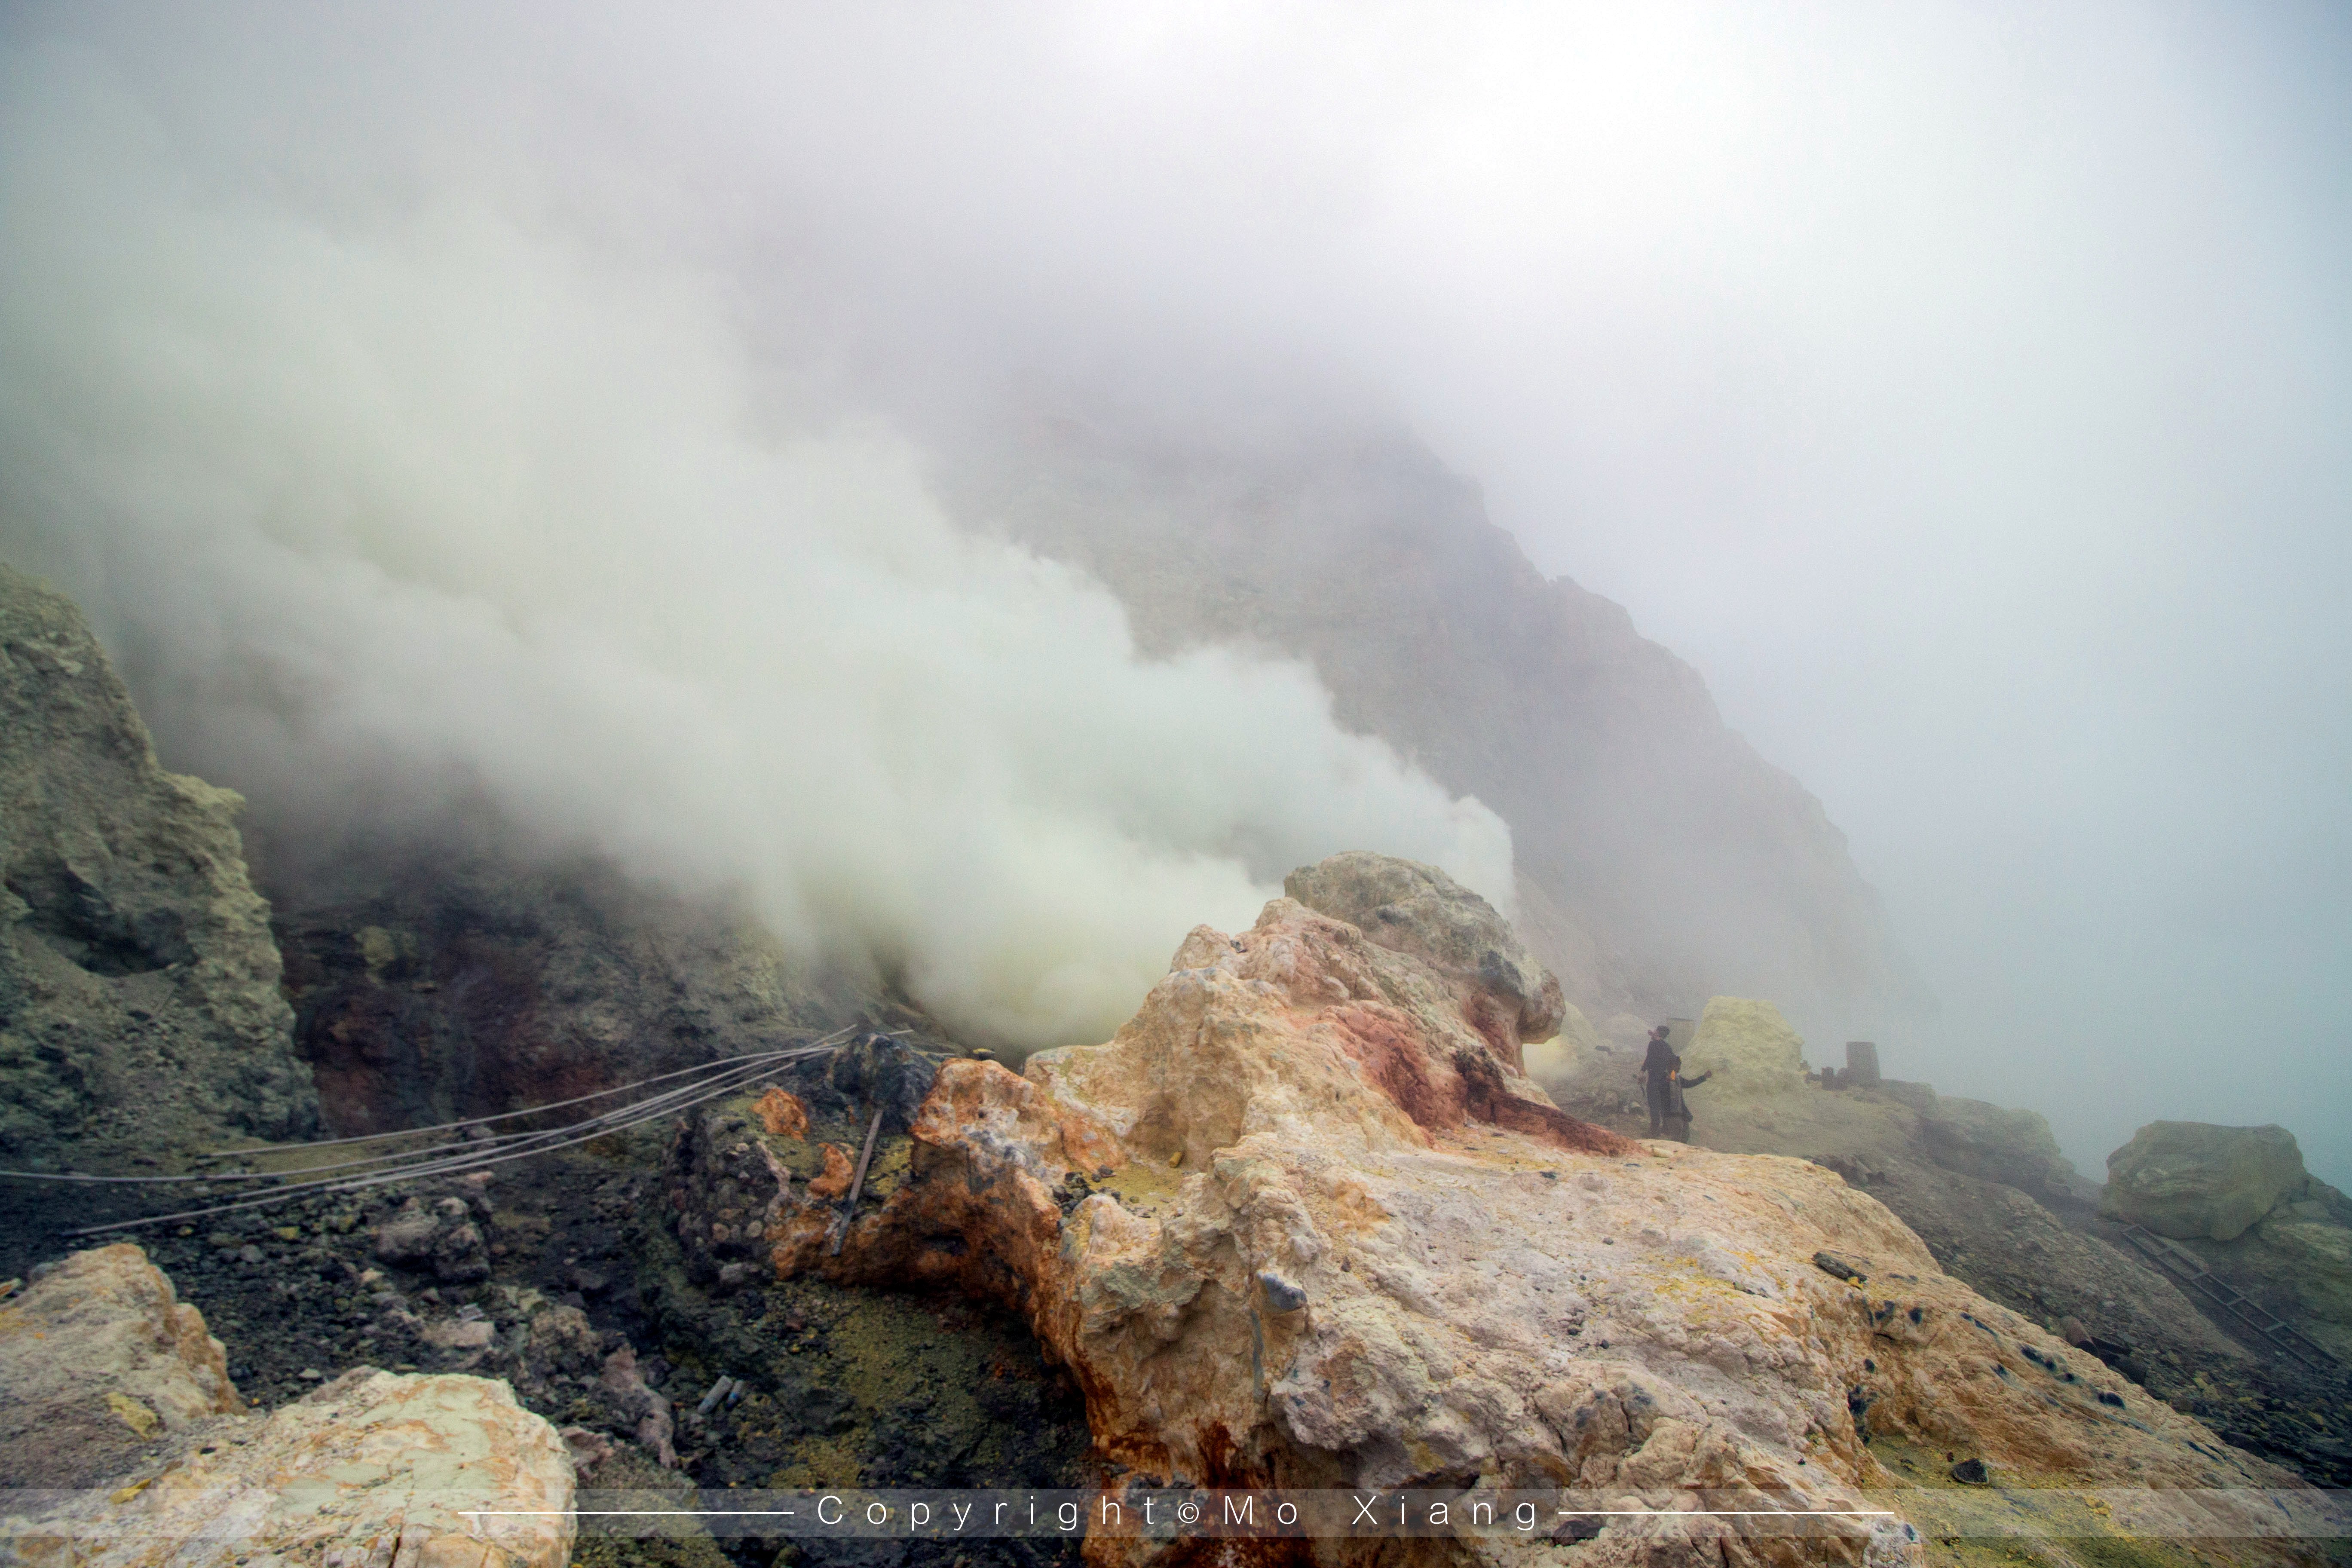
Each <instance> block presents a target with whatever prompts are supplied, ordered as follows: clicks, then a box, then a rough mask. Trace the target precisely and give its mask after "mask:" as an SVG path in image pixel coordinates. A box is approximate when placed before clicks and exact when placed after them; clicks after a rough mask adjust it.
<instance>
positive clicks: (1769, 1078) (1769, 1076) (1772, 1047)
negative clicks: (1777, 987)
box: [1683, 996, 1805, 1104]
mask: <svg viewBox="0 0 2352 1568" xmlns="http://www.w3.org/2000/svg"><path fill="white" fill-rule="evenodd" d="M1804 1048H1805V1042H1804V1039H1803V1037H1801V1036H1800V1035H1799V1034H1798V1033H1797V1031H1796V1030H1794V1029H1792V1028H1790V1026H1789V1021H1788V1020H1787V1019H1786V1018H1783V1017H1782V1016H1780V1009H1779V1008H1778V1007H1775V1006H1773V1005H1772V1004H1771V1003H1769V1002H1758V1001H1752V1000H1750V999H1749V998H1748V997H1744V996H1717V997H1716V998H1715V999H1714V1000H1712V1001H1710V1002H1709V1003H1707V1005H1706V1010H1705V1011H1704V1012H1702V1013H1701V1014H1700V1015H1699V1018H1698V1033H1697V1035H1696V1037H1693V1039H1692V1040H1691V1043H1690V1048H1689V1049H1688V1050H1686V1051H1685V1052H1684V1053H1683V1076H1684V1077H1685V1078H1696V1077H1697V1076H1698V1075H1699V1074H1701V1073H1711V1074H1713V1075H1714V1077H1713V1078H1712V1079H1710V1080H1709V1082H1708V1083H1707V1086H1706V1096H1707V1100H1708V1102H1709V1103H1714V1104H1720V1103H1721V1102H1723V1101H1724V1100H1730V1099H1734V1098H1742V1099H1745V1098H1752V1097H1754V1096H1757V1095H1764V1094H1788V1093H1792V1092H1794V1091H1796V1090H1799V1089H1803V1088H1804V1087H1805V1065H1804Z"/></svg>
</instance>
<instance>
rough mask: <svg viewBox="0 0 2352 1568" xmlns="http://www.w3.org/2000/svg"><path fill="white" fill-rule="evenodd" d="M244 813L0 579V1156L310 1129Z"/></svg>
mask: <svg viewBox="0 0 2352 1568" xmlns="http://www.w3.org/2000/svg"><path fill="white" fill-rule="evenodd" d="M242 804H243V803H242V802H241V801H240V800H239V799H238V797H237V796H236V795H235V794H234V793H232V792H231V791H228V790H225V789H215V788H214V787H213V786H212V785H210V784H205V782H204V781H203V780H201V779H194V778H188V777H185V776H184V775H181V774H178V773H165V772H164V771H163V768H162V767H161V766H160V765H159V764H158V763H157V762H156V760H155V752H154V747H153V746H152V744H151V743H150V742H149V740H148V735H147V727H146V725H145V724H143V723H142V722H141V721H140V718H139V714H138V712H137V710H134V709H133V708H132V707H131V698H130V694H129V693H128V692H127V691H126V690H125V689H123V685H122V682H121V680H120V679H117V678H116V676H115V673H114V670H113V668H111V667H110V665H109V664H108V662H107V658H106V654H105V652H104V651H103V650H102V649H100V647H99V646H98V643H97V641H96V639H94V638H93V637H91V636H90V633H89V626H87V625H85V624H84V622H83V620H82V616H81V614H80V612H79V610H77V609H76V608H75V607H74V605H73V604H72V603H71V602H70V601H69V600H67V599H65V598H63V597H61V596H60V595H57V594H54V593H52V592H50V591H49V590H48V589H47V588H44V587H42V586H41V585H40V584H37V583H35V582H34V581H32V580H31V579H30V578H27V577H25V576H23V575H21V574H17V573H16V572H13V571H11V570H9V569H8V568H7V567H6V566H5V565H0V873H4V874H5V884H6V885H5V889H0V1155H5V1158H6V1160H7V1163H11V1164H22V1163H27V1162H30V1161H37V1160H40V1159H44V1158H50V1157H54V1156H55V1154H56V1152H57V1151H58V1146H59V1144H60V1142H64V1141H77V1142H80V1143H81V1144H82V1146H83V1147H84V1148H85V1149H87V1148H89V1147H90V1146H91V1145H93V1144H96V1145H99V1146H101V1147H102V1146H105V1145H121V1144H122V1143H125V1142H136V1143H138V1144H140V1145H141V1146H142V1147H145V1148H149V1149H152V1148H155V1147H157V1146H164V1147H172V1146H181V1145H185V1144H187V1143H190V1142H196V1141H200V1140H201V1141H209V1140H213V1139H216V1138H218V1137H220V1136H222V1135H223V1134H224V1133H225V1132H227V1131H245V1132H250V1133H253V1134H256V1135H257V1136H262V1137H270V1138H281V1137H287V1136H294V1135H299V1134H301V1133H303V1132H306V1131H309V1130H310V1128H311V1127H312V1126H313V1125H314V1124H315V1122H316V1120H317V1113H318V1111H317V1100H316V1097H315V1096H314V1095H313V1094H312V1092H311V1089H310V1076H309V1073H308V1072H307V1070H306V1069H305V1068H303V1067H302V1065H301V1063H300V1062H299V1061H298V1060H297V1059H296V1058H295V1056H294V1052H293V1046H292V1024H293V1015H292V1013H291V1011H290V1010H289V1007H288V1006H287V1004H286V1000H285V998H284V997H283V996H282V995H280V994H279V993H278V948H277V944H276V943H275V942H273V941H272V940H271V938H270V934H269V911H268V906H267V905H265V904H264V903H263V902H262V900H261V899H260V898H259V897H258V896H257V894H256V893H255V892H254V890H253V888H252V886H251V884H250V883H249V882H248V881H247V877H246V868H245V860H244V854H243V848H242V846H241V844H240V842H239V840H238V837H237V832H236V813H237V810H238V808H239V807H240V805H242Z"/></svg>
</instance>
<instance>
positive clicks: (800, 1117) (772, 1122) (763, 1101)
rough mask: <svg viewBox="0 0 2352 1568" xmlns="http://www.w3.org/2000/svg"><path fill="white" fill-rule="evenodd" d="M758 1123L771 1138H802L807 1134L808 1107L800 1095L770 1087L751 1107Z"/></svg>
mask: <svg viewBox="0 0 2352 1568" xmlns="http://www.w3.org/2000/svg"><path fill="white" fill-rule="evenodd" d="M751 1110H752V1113H753V1114H754V1115H756V1116H758V1117H759V1119H760V1125H761V1126H762V1127H764V1128H766V1129H767V1130H768V1136H769V1137H771V1138H791V1139H795V1140H797V1139H802V1138H805V1137H807V1136H808V1107H807V1106H805V1105H803V1104H802V1103H801V1101H800V1097H799V1096H798V1095H795V1094H787V1093H786V1092H785V1091H784V1090H782V1089H769V1090H768V1092H767V1093H765V1094H763V1095H761V1097H760V1099H759V1103H757V1104H755V1105H753V1106H752V1107H751Z"/></svg>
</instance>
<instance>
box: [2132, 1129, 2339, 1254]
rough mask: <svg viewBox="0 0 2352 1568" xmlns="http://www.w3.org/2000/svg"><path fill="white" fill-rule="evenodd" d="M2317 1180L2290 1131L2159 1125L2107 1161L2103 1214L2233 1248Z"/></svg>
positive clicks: (2162, 1233) (2159, 1231) (2160, 1233)
mask: <svg viewBox="0 0 2352 1568" xmlns="http://www.w3.org/2000/svg"><path fill="white" fill-rule="evenodd" d="M2310 1179H2311V1178H2310V1176H2309V1174H2308V1173H2306V1172H2305V1170H2304V1168H2303V1151H2302V1150H2301V1149H2299V1148H2297V1147H2296V1146H2295V1142H2294V1133H2292V1132H2289V1131H2287V1130H2286V1129H2285V1128H2284V1127H2212V1126H2209V1125H2207V1124H2206V1123H2204V1122H2201V1121H2151V1122H2149V1123H2148V1124H2147V1126H2145V1127H2143V1128H2141V1129H2140V1130H2139V1131H2137V1132H2136V1133H2134V1134H2133V1135H2132V1141H2131V1142H2128V1143H2126V1144H2125V1145H2124V1146H2123V1147H2122V1148H2120V1149H2118V1150H2116V1152H2114V1153H2112V1154H2110V1155H2108V1156H2107V1187H2106V1191H2105V1194H2102V1196H2101V1199H2100V1204H2099V1207H2100V1211H2101V1212H2102V1213H2105V1214H2107V1215H2113V1216H2114V1217H2116V1218H2117V1219H2122V1220H2128V1221H2130V1222H2132V1223H2134V1224H2137V1225H2144V1226H2147V1228H2148V1229H2150V1230H2152V1231H2154V1232H2156V1233H2157V1234H2158V1236H2174V1237H2207V1238H2209V1239H2210V1240H2213V1241H2229V1240H2232V1239H2234V1238H2235V1237H2239V1236H2241V1235H2243V1234H2244V1232H2245V1231H2246V1229H2247V1227H2248V1226H2252V1224H2253V1223H2254V1222H2255V1221H2256V1220H2258V1219H2260V1218H2262V1217H2263V1215H2266V1214H2268V1213H2270V1212H2271V1210H2272V1209H2273V1208H2275V1207H2277V1206H2278V1203H2279V1200H2280V1199H2282V1198H2287V1197H2301V1196H2302V1195H2303V1193H2304V1189H2305V1186H2307V1185H2308V1184H2309V1183H2310Z"/></svg>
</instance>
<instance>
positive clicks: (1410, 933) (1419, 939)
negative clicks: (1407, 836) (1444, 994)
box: [1282, 849, 1567, 1060]
mask: <svg viewBox="0 0 2352 1568" xmlns="http://www.w3.org/2000/svg"><path fill="white" fill-rule="evenodd" d="M1282 890H1283V891H1284V892H1285V893H1286V894H1287V895H1288V896H1289V897H1291V898H1293V899H1296V900H1298V901H1299V902H1300V903H1302V904H1305V905H1306V906H1307V908H1308V909H1310V910H1316V911H1317V912H1318V913H1320V914H1326V915H1329V916H1330V917H1331V918H1332V919H1334V920H1339V921H1347V922H1348V923H1349V925H1352V926H1354V927H1356V928H1357V929H1358V930H1360V931H1362V932H1363V933H1364V935H1365V937H1366V938H1367V939H1369V940H1370V941H1371V942H1377V943H1378V944H1379V945H1381V947H1385V948H1389V949H1391V950H1392V951H1394V952H1402V953H1405V954H1408V955H1409V956H1411V957H1413V958H1418V959H1420V960H1421V961H1422V962H1423V963H1427V964H1428V965H1430V966H1431V967H1432V968H1433V969H1435V970H1437V971H1439V972H1440V973H1444V974H1447V975H1450V976H1454V977H1455V978H1456V979H1458V980H1459V981H1460V982H1461V983H1462V984H1463V985H1464V989H1465V1005H1467V1006H1468V1007H1469V1008H1470V1009H1471V1010H1472V1012H1473V1014H1474V1016H1473V1017H1472V1019H1471V1022H1472V1023H1473V1024H1474V1025H1475V1026H1477V1027H1478V1028H1479V1029H1480V1031H1481V1032H1482V1033H1484V1034H1486V1035H1487V1036H1488V1037H1489V1038H1490V1039H1491V1040H1493V1042H1494V1043H1495V1045H1496V1048H1497V1050H1498V1051H1500V1052H1501V1053H1502V1054H1504V1055H1506V1056H1508V1057H1511V1058H1513V1059H1514V1060H1516V1059H1517V1047H1519V1046H1520V1045H1523V1044H1533V1043H1535V1042H1537V1041H1539V1040H1549V1039H1550V1038H1551V1037H1552V1036H1553V1035H1554V1034H1556V1033H1557V1032H1558V1031H1559V1024H1560V1018H1561V1016H1562V1015H1563V1013H1564V1012H1565V1010H1566V1008H1567V1002H1566V1000H1565V999H1564V998H1563V997H1562V996H1561V994H1560V989H1559V981H1558V980H1557V979H1555V978H1553V976H1552V973H1551V971H1550V970H1549V969H1546V968H1545V967H1544V966H1543V963H1542V961H1541V960H1539V959H1538V958H1537V957H1536V955H1535V954H1534V953H1532V952H1528V949H1527V948H1526V946H1525V945H1524V944H1522V943H1521V942H1520V941H1519V939H1518V935H1517V932H1515V931H1512V930H1511V928H1510V926H1509V925H1508V924H1507V922H1506V921H1504V919H1503V917H1502V916H1501V915H1499V914H1497V913H1496V912H1495V906H1494V905H1492V904H1490V903H1488V902H1487V901H1486V900H1484V899H1482V898H1480V897H1479V896H1478V895H1477V894H1475V893H1474V892H1472V891H1471V890H1470V889H1467V888H1465V887H1464V886H1462V884H1460V883H1459V882H1456V881H1455V880H1454V879H1453V878H1451V877H1449V876H1447V875H1446V874H1445V873H1444V872H1443V871H1441V870H1439V869H1438V868H1436V867H1434V866H1424V865H1422V864H1421V863H1420V862H1419V861H1415V860H1400V859H1398V858H1395V857H1394V856H1391V855H1375V854H1373V853H1371V852H1370V851H1369V850H1361V849H1359V850H1350V851H1349V852H1347V853H1345V854H1340V855H1333V856H1330V857H1329V858H1326V859H1323V860H1320V861H1318V862H1317V863H1316V864H1314V865H1312V866H1302V867H1300V868H1298V869H1297V870H1296V871H1293V872H1292V873H1291V874H1290V875H1289V876H1287V877H1285V878H1284V879H1282ZM1496 1003H1500V1004H1502V1007H1501V1009H1500V1013H1501V1014H1502V1015H1507V1016H1498V1014H1497V1009H1496Z"/></svg>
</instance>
